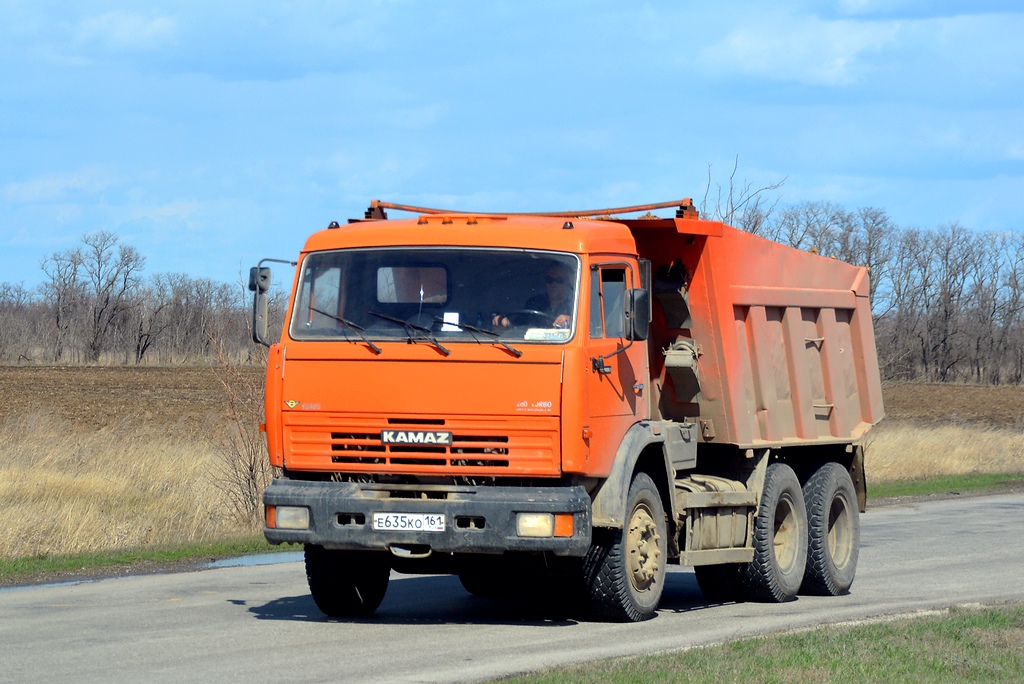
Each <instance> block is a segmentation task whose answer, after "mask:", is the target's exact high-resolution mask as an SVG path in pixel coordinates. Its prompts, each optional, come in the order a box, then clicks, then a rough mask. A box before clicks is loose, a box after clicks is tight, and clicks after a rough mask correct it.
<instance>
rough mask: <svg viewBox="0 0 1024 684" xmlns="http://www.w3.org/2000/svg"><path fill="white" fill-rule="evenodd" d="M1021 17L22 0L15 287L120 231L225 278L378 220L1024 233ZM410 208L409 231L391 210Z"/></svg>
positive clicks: (11, 253) (1, 258)
mask: <svg viewBox="0 0 1024 684" xmlns="http://www.w3.org/2000/svg"><path fill="white" fill-rule="evenodd" d="M1022 35H1024V3H1021V2H1020V1H1019V0H1013V1H1009V0H964V1H963V2H954V1H952V0H884V1H883V0H831V1H830V0H815V1H812V0H777V1H776V2H770V3H767V2H763V0H756V1H749V2H748V1H744V0H737V1H729V0H725V1H720V2H714V3H708V2H693V1H686V0H676V1H675V2H652V3H641V2H636V3H624V2H621V1H620V2H606V1H601V0H595V1H592V2H553V1H549V2H539V1H532V0H519V1H509V2H503V1H500V0H496V1H490V2H479V1H477V2H461V1H459V2H454V1H449V2H442V1H440V0H436V1H435V2H422V1H419V2H417V1H414V0H407V1H398V0H396V1H381V2H373V1H370V0H361V1H359V2H345V1H341V0H338V1H334V2H260V1H258V0H254V1H246V2H237V1H233V0H223V1H222V2H216V3H211V2H160V1H159V0H156V1H155V2H149V3H128V2H118V1H110V2H102V1H95V0H80V1H78V2H75V3H64V2H51V1H48V0H26V1H21V0H13V1H8V0H0V282H8V283H22V284H23V285H25V286H26V287H34V286H36V285H38V284H39V283H41V282H42V281H43V280H44V279H45V274H44V272H43V271H42V269H41V267H40V264H41V262H42V260H43V259H45V258H46V257H47V256H49V255H51V254H53V253H55V252H59V251H63V250H67V249H70V248H73V247H75V246H76V245H78V244H79V243H80V240H81V238H82V236H83V235H85V234H87V233H92V232H94V231H98V230H107V231H111V232H113V233H115V234H117V235H118V236H119V238H120V240H121V241H122V242H123V243H125V244H130V245H133V246H135V247H136V248H137V249H138V250H139V252H141V254H142V255H143V256H145V257H146V269H145V272H146V273H147V274H150V275H151V274H155V273H160V272H176V273H185V274H188V275H191V276H194V277H209V278H213V279H216V280H221V281H229V282H233V281H237V280H238V279H239V274H240V273H241V272H243V271H245V272H247V270H248V267H249V266H250V265H253V264H255V262H257V261H258V260H259V259H261V258H263V257H275V258H293V257H294V256H295V255H296V254H297V252H298V251H299V249H300V248H301V247H302V244H303V242H304V241H305V238H306V236H308V235H309V234H310V233H312V232H314V231H316V230H318V229H320V228H323V227H326V226H327V224H328V223H330V222H331V221H335V220H336V221H339V222H342V223H343V222H344V221H345V220H346V219H347V218H351V217H359V216H361V215H362V212H363V211H364V210H365V208H366V207H367V205H368V204H369V202H370V200H371V199H375V198H376V199H383V200H388V201H393V202H402V203H407V204H414V205H425V206H441V207H445V208H452V209H458V210H467V211H474V210H475V211H531V210H533V211H555V210H574V209H590V208H595V207H606V206H622V205H629V204H640V203H647V202H656V201H662V200H671V199H678V198H681V197H693V198H695V199H696V200H698V203H699V201H700V199H701V198H702V197H703V195H704V193H705V191H706V189H707V187H708V182H709V180H708V179H709V173H710V176H711V179H712V186H714V185H717V184H727V183H728V178H729V174H730V172H731V171H732V169H733V165H734V164H735V163H736V162H737V160H738V165H739V166H738V171H737V174H736V176H737V180H739V181H741V182H742V183H750V184H751V185H752V187H761V186H765V185H770V184H773V183H778V182H779V181H784V182H783V184H782V185H781V187H780V188H779V189H778V190H777V191H776V192H775V195H777V199H778V200H779V202H780V204H781V205H787V204H799V203H802V202H810V201H829V202H834V203H836V204H838V205H840V206H843V207H845V208H847V209H857V208H860V207H877V208H881V209H884V210H886V211H887V212H888V214H889V216H890V217H891V218H892V219H893V221H895V222H896V223H897V224H898V225H901V226H907V227H910V226H915V227H923V228H934V227H938V226H940V225H945V224H948V223H951V222H954V221H956V222H960V223H961V224H963V225H965V226H967V227H969V228H972V229H975V230H979V231H1020V230H1024V202H1022V201H1021V198H1022V197H1024V40H1021V39H1020V37H1021V36H1022ZM392 215H394V214H392Z"/></svg>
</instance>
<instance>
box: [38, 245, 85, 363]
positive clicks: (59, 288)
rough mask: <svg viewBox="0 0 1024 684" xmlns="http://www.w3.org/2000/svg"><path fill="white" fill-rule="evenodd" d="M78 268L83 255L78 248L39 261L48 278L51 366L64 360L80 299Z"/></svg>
mask: <svg viewBox="0 0 1024 684" xmlns="http://www.w3.org/2000/svg"><path fill="white" fill-rule="evenodd" d="M81 267H82V255H81V252H80V251H79V250H77V249H72V250H67V251H64V252H55V253H54V254H51V255H50V256H49V257H47V258H46V259H44V260H43V262H42V268H43V271H44V272H45V273H46V275H47V277H48V278H49V282H48V283H47V284H46V297H47V299H48V300H49V303H50V307H51V309H52V313H53V323H54V327H55V335H54V338H53V347H52V350H53V351H52V358H53V361H54V363H58V362H60V361H62V360H63V359H64V354H65V350H66V347H67V345H68V342H69V337H70V336H71V332H72V327H73V325H74V323H75V320H74V319H75V315H76V313H77V312H78V307H79V305H80V303H81V300H82V281H81V276H80V271H81Z"/></svg>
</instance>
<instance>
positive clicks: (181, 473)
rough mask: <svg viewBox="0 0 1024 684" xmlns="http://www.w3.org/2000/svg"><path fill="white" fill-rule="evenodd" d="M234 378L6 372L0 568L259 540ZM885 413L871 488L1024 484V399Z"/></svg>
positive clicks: (920, 390)
mask: <svg viewBox="0 0 1024 684" xmlns="http://www.w3.org/2000/svg"><path fill="white" fill-rule="evenodd" d="M232 373H233V374H232V375H231V376H230V377H227V376H225V377H227V380H228V382H227V383H226V384H227V385H228V387H225V383H224V382H222V380H224V379H225V378H224V377H222V378H220V379H219V378H218V374H217V373H216V372H215V371H214V370H213V369H211V368H155V367H150V368H125V367H109V368H98V367H89V368H54V367H50V368H45V367H28V368H20V367H19V368H15V367H0V395H2V396H3V397H4V401H5V406H6V407H7V411H6V412H5V416H6V417H4V418H0V520H3V521H4V523H5V524H4V525H3V527H2V528H0V556H3V557H7V558H11V557H20V556H29V555H36V554H42V553H48V554H52V555H63V554H73V553H82V552H91V551H104V550H111V549H130V548H138V547H145V546H151V545H163V544H178V543H183V542H196V541H205V540H213V539H219V538H224V537H228V536H232V535H242V534H251V533H252V532H253V531H255V530H256V529H258V526H259V521H258V519H255V518H258V514H253V511H251V510H246V509H244V507H243V506H240V505H239V501H238V500H237V499H233V498H232V495H231V493H230V492H228V491H226V490H225V485H226V483H227V484H228V485H229V486H233V487H235V488H236V489H238V488H239V486H238V483H237V482H234V480H233V479H232V477H233V476H234V475H237V474H238V472H239V466H240V464H241V466H246V465H250V466H251V465H252V464H251V463H250V462H249V461H251V460H252V459H249V460H246V457H247V456H251V454H250V453H249V451H250V450H248V449H247V448H243V447H245V446H246V445H247V444H249V442H252V441H253V440H252V439H251V438H247V436H246V434H247V433H244V429H248V428H255V424H256V423H257V422H258V421H259V418H258V416H257V417H255V418H254V417H252V416H249V415H247V411H248V412H249V413H253V411H251V410H249V408H251V407H248V408H247V406H245V405H242V404H244V403H245V402H244V401H242V400H245V399H246V397H249V398H251V395H252V394H253V393H254V391H255V390H254V389H253V388H255V387H258V386H259V385H260V383H261V382H262V375H263V371H262V370H261V369H258V368H235V369H233V371H232ZM222 375H223V374H222ZM232 387H233V388H236V389H240V391H241V395H240V396H241V399H240V398H239V397H238V396H233V395H232V391H233V390H232ZM884 400H885V406H886V411H887V413H888V418H887V419H886V421H885V422H883V423H882V424H881V425H880V426H878V427H877V428H875V430H873V431H872V433H871V435H870V438H869V439H870V443H869V448H868V450H867V463H866V467H867V475H868V480H869V482H876V483H877V482H884V481H891V480H902V479H913V478H927V477H934V476H938V475H956V474H968V473H1007V472H1018V473H1019V472H1024V434H1022V432H1021V426H1022V425H1024V418H1022V416H1024V388H1020V387H1001V388H979V387H965V386H950V385H909V384H892V385H887V386H886V387H885V388H884ZM240 402H241V403H240ZM255 413H258V410H257V411H255ZM239 416H242V420H241V423H239V422H236V421H235V420H233V418H238V417H239ZM240 424H241V428H240ZM249 437H251V435H250V436H249ZM257 437H260V438H261V436H259V435H257ZM246 439H248V442H247V441H246ZM240 444H241V446H240ZM232 451H233V452H234V458H235V460H234V461H232V460H231V459H232V454H231V453H229V452H232ZM240 457H241V459H242V460H241V461H239V460H238V459H239V458H240ZM263 463H264V460H263V459H262V457H260V459H259V460H258V463H257V465H262V464H263ZM243 471H244V468H243ZM261 477H262V475H261ZM231 483H234V484H233V485H232V484H231Z"/></svg>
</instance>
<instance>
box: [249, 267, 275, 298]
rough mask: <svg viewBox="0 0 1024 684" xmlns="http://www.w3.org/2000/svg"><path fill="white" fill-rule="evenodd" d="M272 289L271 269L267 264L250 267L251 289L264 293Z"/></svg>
mask: <svg viewBox="0 0 1024 684" xmlns="http://www.w3.org/2000/svg"><path fill="white" fill-rule="evenodd" d="M269 289H270V269H269V268H267V267H266V266H253V267H252V268H250V269H249V291H250V292H256V293H264V292H266V291H267V290H269Z"/></svg>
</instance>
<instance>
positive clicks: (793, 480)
mask: <svg viewBox="0 0 1024 684" xmlns="http://www.w3.org/2000/svg"><path fill="white" fill-rule="evenodd" d="M753 546H754V560H753V561H751V562H750V563H746V564H744V567H743V568H742V569H741V572H740V578H741V581H742V583H743V589H744V593H745V594H746V596H747V598H749V599H751V600H754V601H763V602H765V603H782V602H784V601H791V600H793V599H794V598H796V595H797V592H798V591H800V585H801V583H802V582H803V578H804V570H805V569H806V567H807V508H806V507H805V506H804V495H803V490H802V489H801V488H800V481H799V480H798V479H797V477H796V474H795V473H794V472H793V469H792V468H790V467H789V466H788V465H786V464H785V463H772V464H771V465H769V466H768V471H767V473H765V478H764V491H763V492H762V494H761V503H760V505H759V506H758V510H757V518H756V519H755V520H754V538H753Z"/></svg>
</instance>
